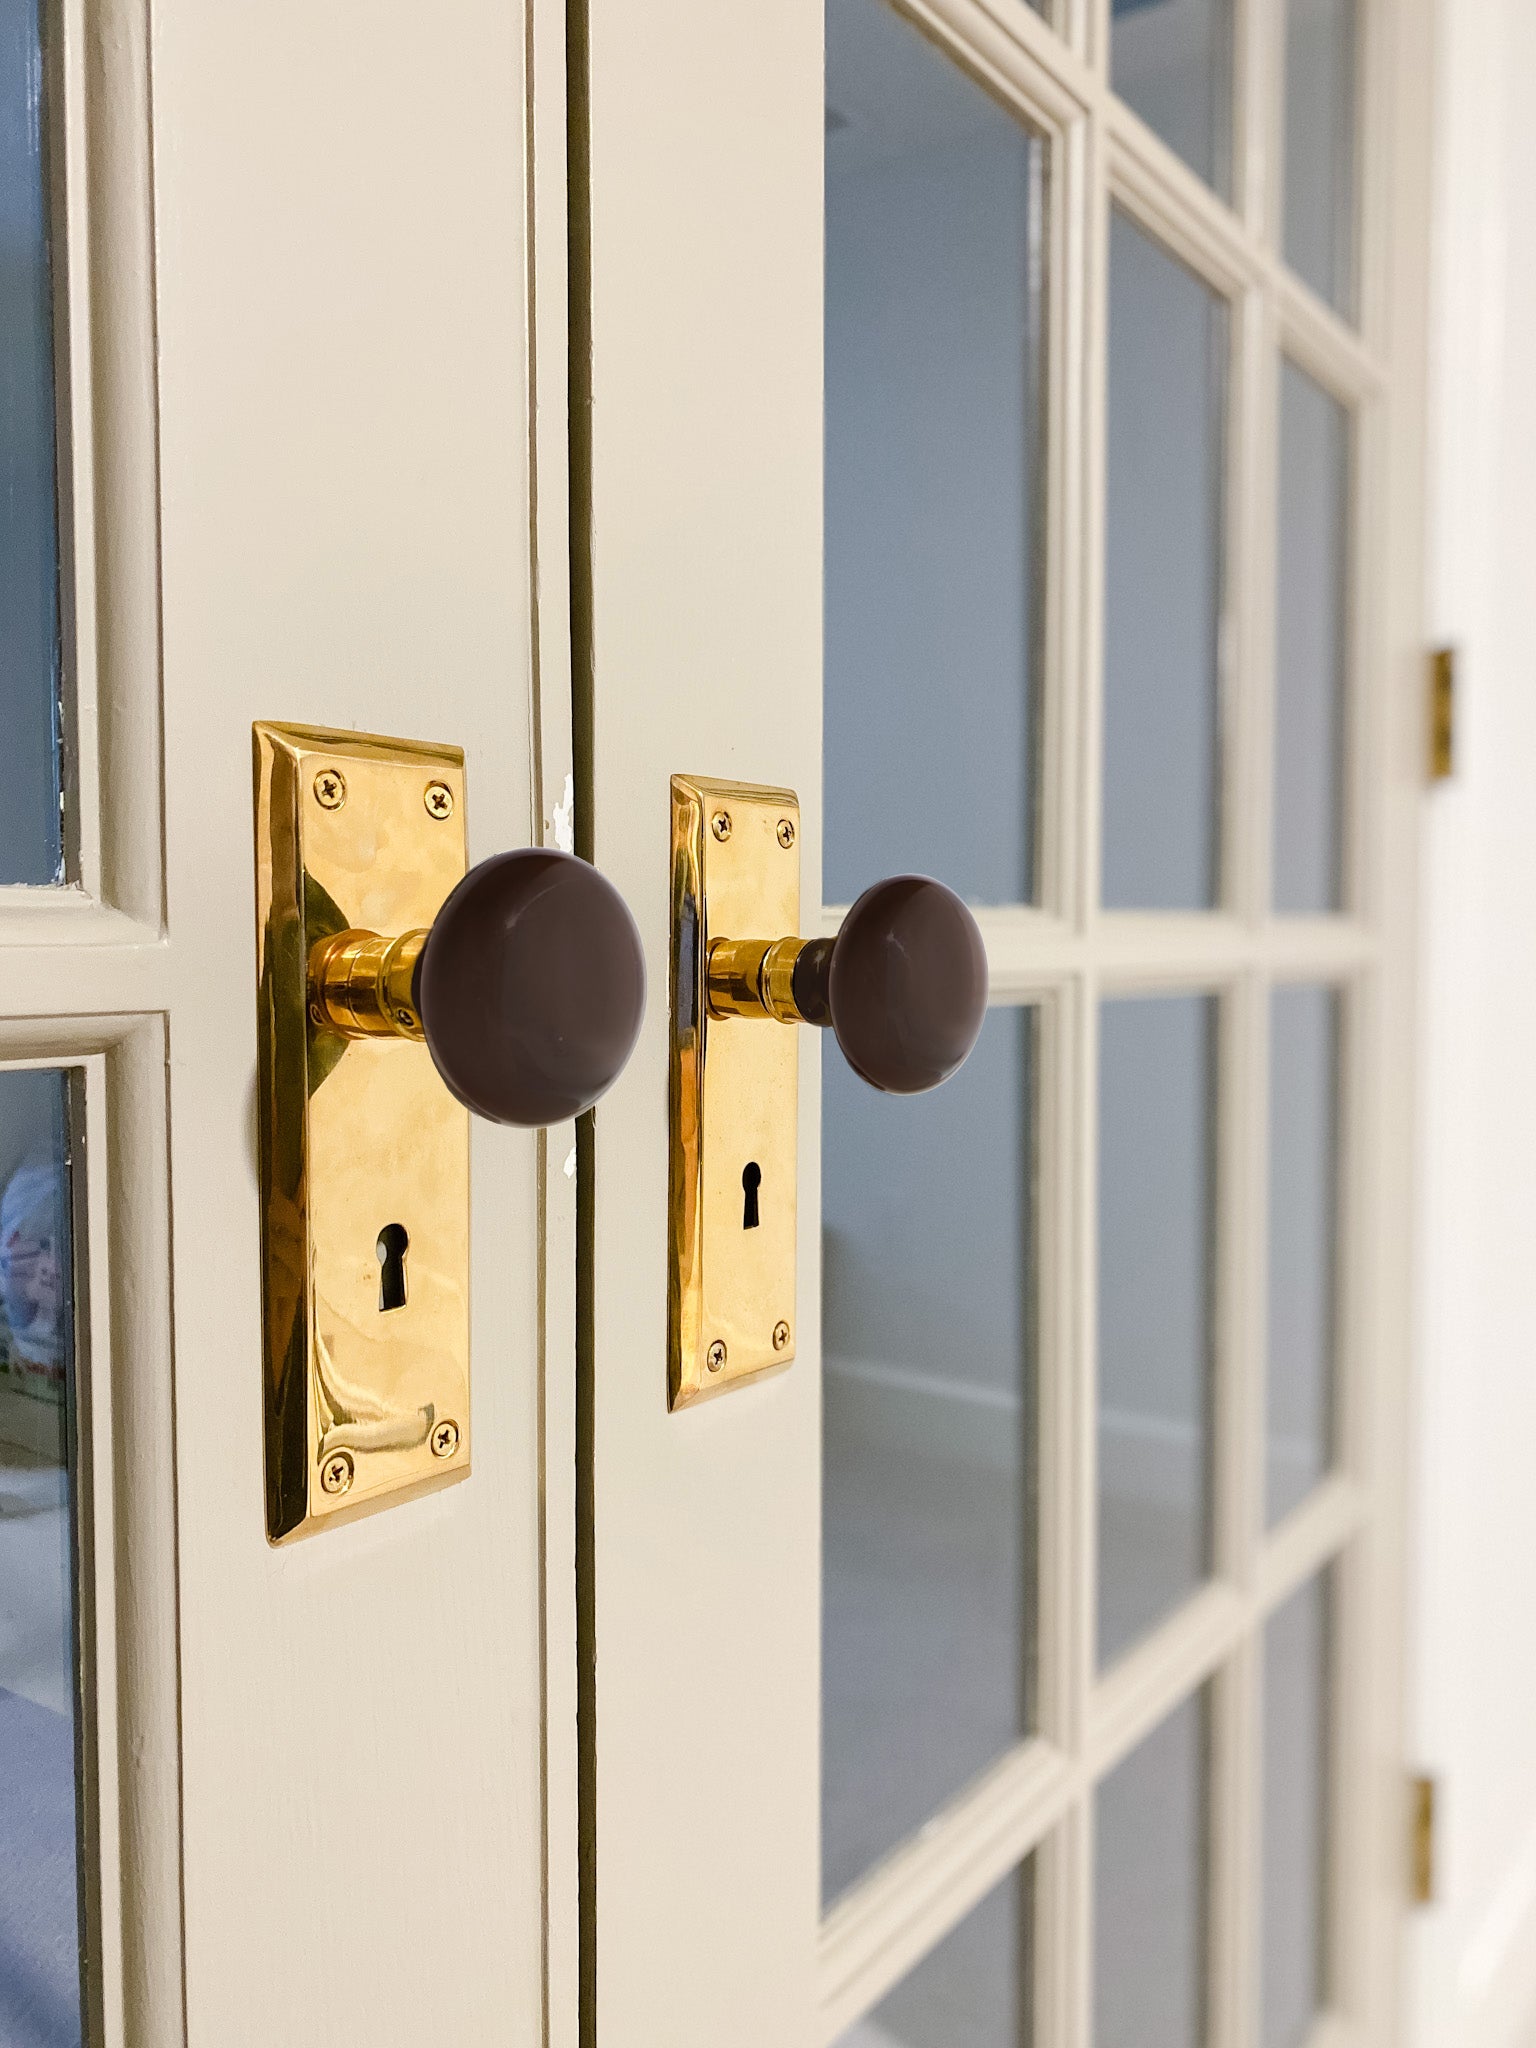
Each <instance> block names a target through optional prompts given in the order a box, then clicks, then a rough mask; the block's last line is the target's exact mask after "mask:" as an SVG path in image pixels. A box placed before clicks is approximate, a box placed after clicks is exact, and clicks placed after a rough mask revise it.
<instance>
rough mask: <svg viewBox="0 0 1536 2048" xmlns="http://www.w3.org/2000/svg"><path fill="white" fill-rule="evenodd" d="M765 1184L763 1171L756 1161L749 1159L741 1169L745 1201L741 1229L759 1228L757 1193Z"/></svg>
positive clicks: (742, 1209) (742, 1208)
mask: <svg viewBox="0 0 1536 2048" xmlns="http://www.w3.org/2000/svg"><path fill="white" fill-rule="evenodd" d="M762 1184H763V1169H762V1168H761V1167H760V1166H759V1165H758V1163H757V1161H756V1160H755V1159H749V1160H748V1161H747V1163H746V1165H745V1166H744V1167H743V1168H742V1169H741V1186H742V1193H743V1195H744V1196H745V1200H744V1201H743V1203H742V1206H741V1227H742V1229H743V1230H756V1228H757V1222H758V1217H757V1191H758V1189H759V1188H760V1187H761V1186H762Z"/></svg>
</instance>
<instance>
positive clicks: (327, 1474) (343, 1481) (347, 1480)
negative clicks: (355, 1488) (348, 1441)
mask: <svg viewBox="0 0 1536 2048" xmlns="http://www.w3.org/2000/svg"><path fill="white" fill-rule="evenodd" d="M320 1484H321V1485H322V1486H323V1487H324V1488H325V1490H326V1492H327V1493H345V1492H346V1491H347V1489H348V1488H349V1487H350V1486H351V1484H352V1456H351V1453H350V1452H349V1451H332V1453H331V1455H330V1456H329V1457H328V1458H327V1459H326V1461H325V1463H324V1464H323V1465H322V1466H321V1467H320Z"/></svg>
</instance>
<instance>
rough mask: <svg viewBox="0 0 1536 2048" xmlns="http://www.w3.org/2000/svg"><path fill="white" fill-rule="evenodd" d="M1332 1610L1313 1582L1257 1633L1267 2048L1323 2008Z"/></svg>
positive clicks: (1299, 2036)
mask: <svg viewBox="0 0 1536 2048" xmlns="http://www.w3.org/2000/svg"><path fill="white" fill-rule="evenodd" d="M1332 1607H1333V1600H1332V1589H1331V1586H1330V1583H1329V1580H1328V1579H1327V1578H1326V1577H1324V1578H1320V1579H1315V1580H1313V1582H1312V1584H1311V1585H1309V1586H1306V1587H1303V1589H1302V1591H1301V1592H1299V1593H1298V1594H1296V1595H1295V1597H1294V1598H1293V1599H1292V1600H1290V1601H1289V1602H1288V1603H1287V1604H1286V1605H1285V1606H1284V1607H1282V1608H1281V1609H1280V1610H1279V1612H1278V1613H1277V1614H1276V1615H1275V1616H1274V1617H1273V1619H1272V1620H1271V1621H1270V1624H1269V1626H1268V1628H1267V1629H1266V1630H1265V1632H1264V1871H1263V1882H1264V1957H1263V1970H1264V1979H1263V1982H1264V1994H1263V1996H1264V2027H1263V2037H1264V2048H1301V2044H1302V2043H1303V2042H1304V2041H1305V2040H1306V2039H1307V2038H1308V2035H1309V2033H1310V2031H1311V2026H1312V2022H1313V2020H1314V2019H1315V2018H1316V2016H1317V2015H1318V2013H1320V2012H1321V2011H1322V2010H1323V2008H1324V2006H1325V2005H1326V2004H1327V1980H1328V1955H1327V1941H1326V1926H1327V1911H1328V1881H1327V1877H1328V1873H1327V1858H1328V1807H1329V1782H1328V1780H1329V1772H1328V1714H1329V1697H1328V1695H1329V1669H1328V1663H1329V1654H1328V1653H1329V1639H1330V1636H1331V1633H1332V1625H1331V1624H1332Z"/></svg>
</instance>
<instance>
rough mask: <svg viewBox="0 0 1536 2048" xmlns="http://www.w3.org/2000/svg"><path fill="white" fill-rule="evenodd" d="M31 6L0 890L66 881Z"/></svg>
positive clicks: (45, 253) (18, 181)
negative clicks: (12, 884)
mask: <svg viewBox="0 0 1536 2048" xmlns="http://www.w3.org/2000/svg"><path fill="white" fill-rule="evenodd" d="M43 88H44V64H43V47H42V35H41V25H40V17H39V0H5V4H4V5H3V6H0V618H3V619H4V622H5V625H4V635H5V656H4V660H3V662H0V727H3V730H4V735H5V743H4V745H3V747H0V884H3V883H7V882H32V883H38V882H42V883H48V882H60V881H62V880H63V878H64V831H63V818H62V796H61V780H60V753H59V749H60V734H59V728H60V688H61V666H62V664H61V652H60V625H59V510H58V487H57V471H56V462H55V416H54V368H53V360H54V358H53V348H54V337H53V311H52V294H51V282H50V268H49V240H48V212H49V207H48V190H49V180H48V154H47V146H46V144H47V134H46V119H45V113H46V109H45V98H44V89H43Z"/></svg>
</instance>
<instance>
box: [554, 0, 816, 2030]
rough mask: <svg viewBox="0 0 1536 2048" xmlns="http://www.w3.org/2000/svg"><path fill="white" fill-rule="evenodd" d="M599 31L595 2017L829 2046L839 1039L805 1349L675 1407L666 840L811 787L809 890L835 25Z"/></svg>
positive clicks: (581, 481)
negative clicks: (626, 951) (826, 1694)
mask: <svg viewBox="0 0 1536 2048" xmlns="http://www.w3.org/2000/svg"><path fill="white" fill-rule="evenodd" d="M585 34H586V48H585V51H584V56H583V70H582V74H581V75H579V76H578V78H577V80H576V81H575V87H576V90H577V93H578V96H579V98H580V99H581V100H582V101H583V102H584V104H585V108H586V119H587V129H588V133H587V138H586V151H587V163H586V180H587V210H586V216H585V221H584V224H583V227H584V234H583V232H582V231H581V230H579V231H578V246H579V245H580V243H581V242H582V240H583V239H585V240H587V241H588V243H589V260H590V266H591V267H590V276H589V278H588V280H587V281H586V282H587V286H588V289H589V292H590V309H591V310H590V317H591V332H590V335H589V336H587V337H586V338H585V346H584V347H583V348H581V349H579V350H578V361H579V362H581V363H585V364H589V372H590V380H591V384H590V391H589V392H588V393H586V394H585V395H583V394H582V393H581V392H579V391H574V390H573V393H572V414H573V417H575V418H577V419H578V420H586V421H587V422H589V439H588V441H587V443H586V445H585V446H582V445H581V444H580V443H578V486H577V487H578V490H581V491H584V493H585V495H586V498H587V513H586V524H585V527H584V529H583V528H582V527H578V532H577V542H576V571H577V576H578V579H586V583H587V588H586V591H585V594H583V593H582V592H581V590H580V588H579V587H578V591H577V593H576V595H575V598H574V605H575V610H576V612H577V615H578V618H581V617H582V616H583V614H584V613H585V616H586V622H587V631H588V633H589V636H590V637H589V640H588V642H587V645H586V648H585V654H586V659H587V661H588V662H589V664H590V666H589V669H588V672H587V675H586V677H585V679H584V683H585V688H583V683H582V681H580V680H579V681H578V691H577V704H578V716H579V717H580V716H581V715H582V713H583V711H585V715H586V717H587V719H588V720H589V733H590V739H589V742H588V744H589V747H590V753H589V755H588V761H589V772H590V776H591V784H590V789H591V801H590V809H589V812H588V818H587V822H586V824H585V825H584V828H583V829H584V830H586V831H588V832H590V834H591V844H590V847H586V846H583V849H582V850H584V851H590V852H591V854H592V856H593V858H594V859H595V860H596V861H597V863H598V865H599V866H600V867H601V868H602V869H603V871H604V872H605V873H606V874H608V875H609V876H610V877H611V878H612V880H613V881H614V882H615V883H616V884H617V886H618V887H619V889H620V890H621V891H622V892H623V895H624V897H625V899H626V901H627V902H628V903H629V905H630V908H631V909H632V910H633V912H634V914H635V917H636V918H637V920H638V922H639V925H640V930H641V934H642V937H643V938H644V941H645V946H646V965H647V973H648V977H649V983H650V988H651V991H652V996H651V1004H650V1010H649V1013H648V1016H647V1019H646V1024H645V1028H644V1031H643V1033H642V1036H641V1040H640V1044H639V1047H638V1049H637V1051H636V1054H635V1059H634V1062H633V1065H632V1068H631V1073H632V1075H633V1076H634V1077H635V1082H634V1085H633V1086H632V1087H631V1088H630V1089H628V1090H627V1091H626V1092H625V1094H624V1096H623V1099H622V1100H617V1099H612V1100H610V1101H609V1102H608V1103H605V1104H604V1105H603V1106H602V1107H600V1108H599V1110H598V1111H597V1112H596V1114H595V1117H594V1130H593V1136H592V1143H593V1147H594V1152H593V1165H592V1202H593V1208H592V1211H591V1215H590V1226H589V1227H590V1232H591V1236H590V1240H589V1242H590V1246H591V1252H590V1256H591V1262H592V1264H591V1271H592V1295H591V1298H590V1304H589V1310H588V1313H589V1316H590V1323H589V1325H588V1329H587V1332H586V1333H585V1341H586V1342H587V1344H588V1345H589V1347H590V1348H589V1351H588V1354H587V1356H586V1357H585V1359H584V1360H583V1367H582V1369H583V1373H584V1375H585V1378H586V1391H585V1399H586V1402H587V1403H588V1417H587V1427H588V1429H589V1430H590V1455H591V1460H592V1472H593V1489H594V1495H593V1503H592V1520H591V1525H590V1528H589V1531H588V1535H587V1542H588V1552H587V1558H586V1567H585V1568H586V1572H587V1575H588V1576H587V1583H586V1588H585V1591H586V1597H587V1600H588V1603H589V1604H588V1611H587V1627H588V1630H589V1631H590V1637H589V1643H590V1648H589V1654H590V1655H591V1657H592V1660H593V1661H592V1667H591V1670H590V1673H589V1675H588V1689H587V1692H586V1695H585V1698H584V1710H585V1713H586V1715H587V1717H588V1719H587V1725H586V1739H587V1740H588V1741H589V1742H591V1743H592V1744H593V1745H594V1760H593V1769H594V1781H593V1783H592V1785H591V1788H590V1790H591V1796H592V1799H593V1801H594V1805H593V1808H592V1811H591V1813H590V1815H589V1822H588V1824H589V1827H591V1828H592V1830H593V1832H592V1835H591V1837H590V1840H589V1843H588V1855H589V1858H590V1861H589V1865H588V1873H587V1875H588V1883H589V1886H590V1890H589V1894H588V1899H587V1905H586V1913H587V1919H586V1931H587V1939H588V1943H589V1947H588V1955H587V1967H588V1969H589V1970H593V1969H595V1988H592V1986H591V1980H590V1979H589V1990H590V1991H591V1996H592V1999H593V2004H592V2007H591V2015H592V2017H591V2019H590V2021H589V2024H590V2025H592V2026H593V2027H594V2028H595V2033H594V2035H593V2038H595V2039H597V2040H600V2041H601V2042H602V2043H603V2044H604V2048H626V2044H634V2048H652V2044H654V2043H655V2042H657V2041H662V2040H665V2041H668V2042H670V2043H675V2044H676V2048H717V2044H718V2043H720V2042H721V2041H725V2040H729V2041H731V2042H733V2043H736V2044H739V2048H783V2044H784V2043H785V2042H789V2041H803V2040H806V2039H808V2038H809V2037H810V2034H811V2029H812V1995H813V1994H812V1963H813V1958H814V1952H815V1951H814V1943H815V1933H816V1905H817V1889H816V1874H815V1873H816V1803H817V1802H816V1791H817V1787H816V1773H815V1769H814V1765H813V1762H812V1759H813V1758H814V1755H815V1748H816V1723H817V1692H818V1687H817V1672H818V1657H817V1600H816V1573H817V1561H818V1548H819V1544H818V1528H819V1521H820V1516H819V1487H818V1480H817V1462H818V1461H817V1434H818V1429H817V1406H818V1385H817V1376H816V1371H815V1351H816V1341H815V1336H814V1332H815V1330H816V1327H817V1321H818V1318H817V1291H818V1278H819V1275H818V1271H817V1260H816V1257H815V1251H814V1246H815V1231H814V1224H813V1223H812V1224H810V1225H809V1226H808V1223H807V1219H814V1217H815V1215H816V1213H817V1194H816V1189H817V1182H818V1175H819V1145H818V1120H819V1106H820V1094H819V1087H818V1071H817V1069H818V1061H817V1056H816V1052H815V1049H814V1048H813V1047H812V1046H810V1045H809V1044H805V1043H802V1048H801V1054H800V1077H799V1080H800V1094H799V1126H798V1136H799V1180H798V1191H797V1192H798V1207H799V1216H800V1219H801V1222H800V1252H801V1258H800V1270H799V1277H798V1289H797V1300H796V1311H795V1323H796V1327H797V1329H798V1330H799V1332H800V1333H801V1334H800V1337H799V1340H798V1356H797V1358H796V1361H795V1363H794V1365H793V1366H791V1367H790V1368H789V1369H788V1370H787V1371H784V1372H780V1373H778V1374H776V1375H773V1376H771V1377H769V1378H766V1379H763V1380H761V1381H759V1382H756V1383H755V1384H752V1385H749V1386H747V1387H743V1388H740V1389H733V1390H731V1391H730V1392H727V1393H725V1394H723V1395H721V1396H720V1397H719V1398H718V1399H716V1400H714V1401H711V1402H707V1403H703V1404H700V1405H698V1406H696V1407H692V1408H688V1409H686V1410H683V1411H681V1412H679V1413H677V1414H669V1413H668V1407H667V1364H666V1360H667V1349H666V1345H667V1304H666V1286H665V1275H666V1271H667V1259H668V1247H667V1239H666V1215H667V1083H666V1072H667V1057H666V1045H667V1013H666V1004H667V994H666V991H667V989H668V958H667V951H668V916H669V891H668V882H669V876H668V857H667V849H668V814H669V779H670V777H671V776H672V775H673V774H678V773H680V774H690V775H702V776H706V777H710V776H723V777H740V778H742V779H745V780H748V781H755V782H762V783H772V784H775V785H778V786H781V787H788V788H790V789H794V790H796V791H798V793H799V797H800V806H801V809H800V817H801V835H800V844H801V848H802V869H801V872H802V877H803V884H802V886H803V891H804V899H803V900H805V901H806V902H807V903H814V901H815V892H816V886H817V885H816V877H817V875H818V874H819V872H820V861H821V843H822V833H821V807H820V799H819V792H820V787H821V751H820V727H821V717H820V668H821V660H820V647H821V607H820V600H819V593H820V587H821V570H820V539H821V520H820V509H819V508H820V501H821V317H820V316H821V207H822V197H821V140H820V138H821V128H822V118H823V116H822V91H821V64H822V27H821V12H820V5H819V0H792V4H790V5H787V6H774V7H758V8H748V9H735V10H726V11H723V12H722V10H721V9H719V8H718V7H716V6H714V5H712V4H709V0H683V4H670V0H669V4H668V5H667V6H666V7H664V8H662V9H660V10H649V9H636V8H634V7H632V6H629V5H628V4H626V0H595V4H594V5H592V6H591V7H590V8H588V10H587V12H586V22H585ZM583 76H584V81H585V90H584V92H583V91H582V77H583ZM640 80H644V81H645V89H644V90H643V91H641V92H637V90H636V86H637V82H638V81H640ZM748 81H750V86H749V85H748ZM702 252H707V255H703V260H701V254H702ZM588 351H589V352H590V353H589V354H588ZM747 394H750V398H748V397H747ZM582 651H583V650H582V643H581V640H580V639H578V658H580V655H581V653H582ZM744 1028H752V1029H757V1028H782V1027H768V1026H762V1027H759V1026H751V1027H744ZM799 1035H800V1038H801V1040H802V1041H805V1040H807V1039H808V1038H809V1037H810V1036H811V1034H810V1033H808V1032H805V1031H801V1032H800V1034H799ZM594 1930H595V1939H596V1947H595V1951H594V1950H593V1948H592V1947H591V1942H592V1938H593V1934H594ZM684 1987H685V1988H684Z"/></svg>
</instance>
